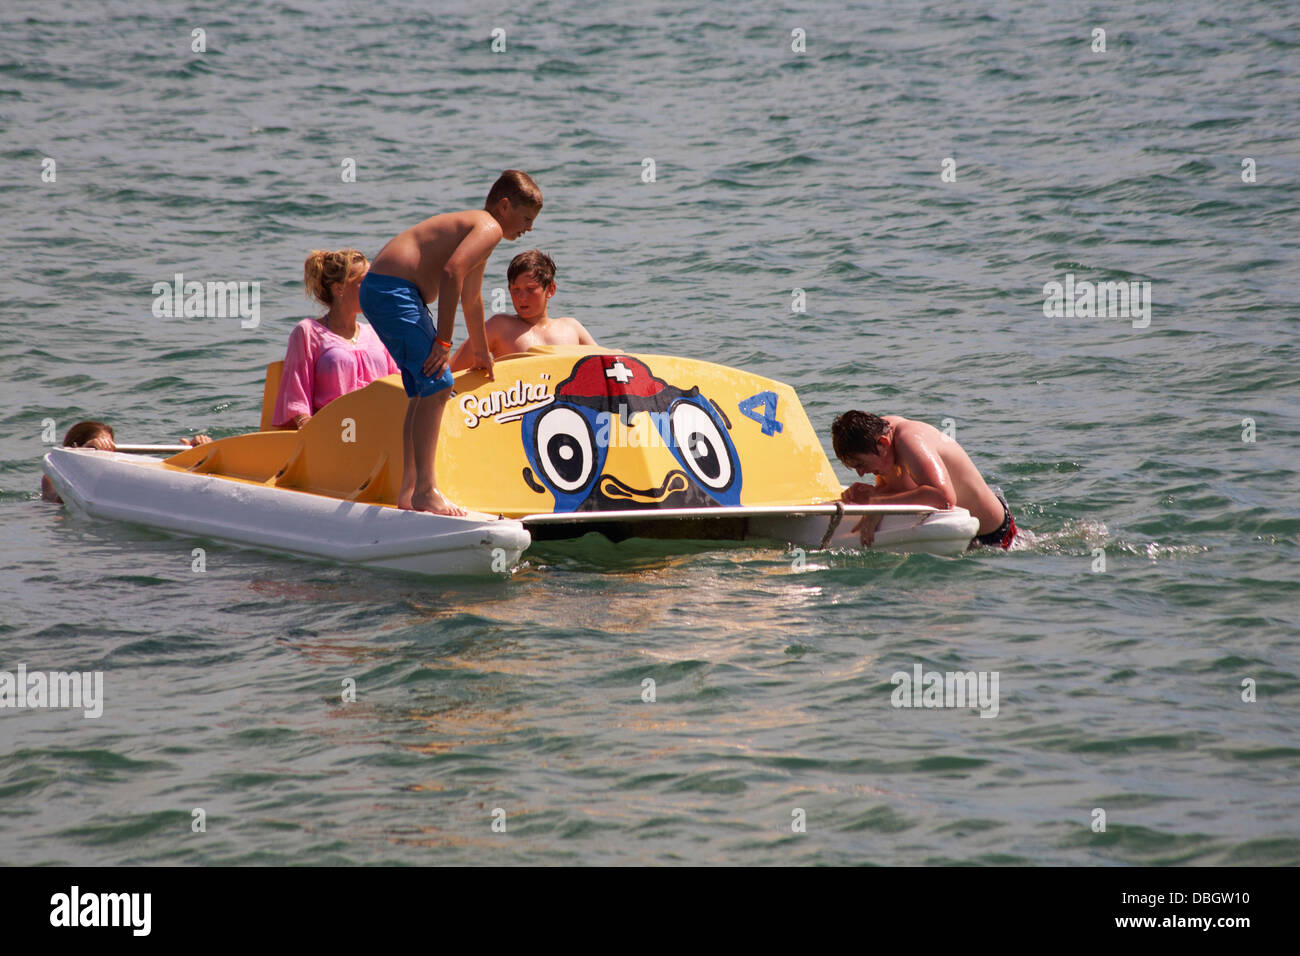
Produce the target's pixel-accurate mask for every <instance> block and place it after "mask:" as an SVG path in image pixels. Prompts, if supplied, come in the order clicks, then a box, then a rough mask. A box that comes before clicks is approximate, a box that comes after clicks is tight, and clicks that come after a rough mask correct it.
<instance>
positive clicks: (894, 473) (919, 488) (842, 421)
mask: <svg viewBox="0 0 1300 956" xmlns="http://www.w3.org/2000/svg"><path fill="white" fill-rule="evenodd" d="M831 445H832V446H833V447H834V449H835V455H836V457H837V458H839V460H840V461H841V462H842V463H843V464H844V467H846V468H852V469H853V470H854V471H856V472H857V473H858V474H859V475H865V474H867V473H868V472H870V473H872V474H873V475H875V476H876V483H875V484H874V485H868V484H865V483H864V482H861V481H855V482H854V483H853V484H851V485H850V486H849V487H848V488H846V489H845V490H844V494H843V495H842V496H841V497H842V498H843V500H844V501H845V502H846V503H849V504H857V505H930V506H931V507H934V508H941V509H946V508H951V507H953V506H954V505H955V506H957V507H959V508H965V509H966V510H967V511H969V512H970V513H971V514H972V515H974V516H975V517H976V518H978V519H979V523H980V524H979V533H978V534H977V535H976V537H975V540H974V541H972V542H971V547H975V546H976V545H996V546H998V547H1000V548H1010V547H1011V542H1012V541H1013V540H1015V537H1016V522H1015V520H1014V519H1013V518H1012V517H1011V509H1010V507H1009V506H1008V505H1007V499H1006V498H1004V497H1002V494H1001V493H1000V492H997V491H994V490H993V489H991V488H990V487H989V486H988V485H987V484H985V483H984V478H983V476H982V475H981V474H980V473H979V469H978V468H976V467H975V463H974V462H972V461H971V460H970V456H969V455H967V454H966V452H965V451H963V450H962V447H961V446H960V445H958V444H957V442H956V441H955V440H953V439H952V438H949V437H948V436H947V435H945V434H943V432H941V431H939V429H937V428H935V427H934V426H933V425H927V424H926V423H925V422H918V421H913V420H911V419H908V418H902V417H901V416H898V415H885V416H884V417H883V418H882V417H879V416H876V415H871V414H868V413H867V412H860V411H849V412H845V413H844V414H843V415H841V416H840V417H839V418H837V419H835V421H834V423H832V425H831ZM879 524H880V515H865V516H864V517H863V518H862V520H861V521H859V522H858V523H857V525H856V526H854V528H853V530H854V531H857V532H858V533H859V534H860V535H861V537H862V546H863V547H864V548H865V547H868V546H870V544H871V542H872V540H873V539H874V537H875V534H876V526H877V525H879Z"/></svg>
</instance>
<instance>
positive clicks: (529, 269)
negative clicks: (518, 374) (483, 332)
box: [451, 249, 596, 372]
mask: <svg viewBox="0 0 1300 956" xmlns="http://www.w3.org/2000/svg"><path fill="white" fill-rule="evenodd" d="M506 278H507V279H509V280H510V299H511V301H512V302H513V303H514V305H515V314H514V315H510V314H508V313H506V312H498V313H497V314H496V315H494V316H492V318H490V319H488V320H487V341H488V348H489V349H491V351H492V357H493V358H500V357H501V356H503V355H510V354H512V353H514V352H527V351H528V350H529V349H530V348H532V347H533V346H534V345H595V344H596V340H595V339H593V338H592V337H591V334H590V333H589V332H588V331H587V330H586V329H584V328H583V327H582V323H581V322H579V321H578V320H577V319H574V318H556V319H553V318H551V316H550V315H549V314H548V313H547V304H548V303H549V302H550V300H551V296H553V295H555V263H554V262H553V261H552V260H551V257H550V256H548V255H547V254H546V253H544V252H542V251H541V250H540V249H529V250H528V251H527V252H521V253H519V255H517V256H515V257H514V258H513V259H511V260H510V268H509V269H507V270H506ZM473 362H474V356H473V354H472V353H471V350H470V343H469V342H466V343H465V344H464V345H462V346H461V347H460V348H459V349H457V350H456V355H455V357H453V358H452V360H451V370H452V371H453V372H459V371H460V370H461V369H463V368H470V367H471V366H472V365H473Z"/></svg>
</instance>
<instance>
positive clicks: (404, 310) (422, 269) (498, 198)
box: [360, 169, 542, 515]
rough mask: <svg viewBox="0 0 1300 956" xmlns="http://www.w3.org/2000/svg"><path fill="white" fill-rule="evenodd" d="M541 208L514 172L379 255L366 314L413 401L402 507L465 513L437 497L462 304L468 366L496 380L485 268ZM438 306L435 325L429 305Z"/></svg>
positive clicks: (534, 190) (365, 299) (533, 187)
mask: <svg viewBox="0 0 1300 956" xmlns="http://www.w3.org/2000/svg"><path fill="white" fill-rule="evenodd" d="M541 211H542V191H541V190H540V189H539V188H538V187H537V183H535V182H533V180H532V177H531V176H529V175H528V174H527V173H524V172H520V171H519V170H517V169H507V170H506V171H505V172H504V173H502V174H501V176H500V178H499V179H497V181H496V182H495V183H494V184H493V185H492V189H491V191H490V192H489V193H488V197H487V202H486V203H485V204H484V208H483V209H466V210H464V211H462V212H448V213H443V214H442V215H439V216H433V217H432V218H429V219H426V220H424V222H422V223H420V224H419V225H415V226H412V227H411V228H410V229H407V230H406V231H405V232H403V233H400V234H399V235H398V236H397V237H396V238H395V239H393V240H391V241H390V242H389V243H388V245H386V246H384V248H383V249H381V250H379V255H377V256H375V258H374V261H373V262H372V263H371V264H370V272H369V273H368V274H367V275H366V277H365V279H363V280H362V282H361V293H360V302H361V311H362V312H364V313H365V316H366V319H367V320H368V321H369V322H370V325H371V327H372V328H374V330H375V332H376V333H378V335H379V338H380V341H382V342H383V343H384V347H385V348H387V349H388V351H389V353H390V354H391V355H392V356H393V360H394V361H395V362H397V365H398V367H399V368H401V370H402V385H403V386H404V387H405V389H406V394H407V396H408V398H409V399H410V401H409V402H407V406H406V419H405V421H404V422H403V423H402V490H401V492H400V493H399V494H398V498H397V505H398V507H399V508H407V509H412V510H415V511H432V512H434V513H436V514H444V515H463V514H465V509H464V508H461V507H460V506H458V505H455V504H452V503H451V502H450V501H448V500H447V499H446V498H445V497H444V496H443V494H442V492H440V491H439V490H438V482H437V479H436V477H435V475H434V460H435V458H436V457H437V453H438V430H439V427H440V426H441V424H442V411H443V408H444V407H445V406H446V404H447V398H448V396H449V395H450V394H451V385H452V378H451V368H450V366H449V364H448V362H447V359H448V357H449V356H450V355H451V336H452V332H453V331H454V330H455V327H456V306H457V304H463V307H464V310H465V326H466V329H467V331H468V332H469V345H470V349H471V352H470V355H471V361H470V364H471V366H472V367H473V368H481V369H484V370H485V371H486V372H487V375H488V378H491V377H492V353H491V352H490V351H489V349H488V344H487V338H486V336H485V334H484V330H483V270H484V269H485V268H486V266H487V260H488V256H489V255H491V254H492V250H493V249H495V248H496V244H497V243H498V242H500V241H501V239H502V238H506V239H518V238H519V237H520V236H522V235H523V234H524V233H526V232H528V231H529V230H531V229H532V228H533V220H534V219H536V218H537V215H538V214H539V213H540V212H541ZM435 300H437V302H438V323H437V327H436V328H435V326H434V323H433V318H432V316H431V315H430V314H429V309H428V308H427V307H426V305H425V303H427V302H433V301H435Z"/></svg>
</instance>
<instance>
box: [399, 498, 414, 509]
mask: <svg viewBox="0 0 1300 956" xmlns="http://www.w3.org/2000/svg"><path fill="white" fill-rule="evenodd" d="M397 507H399V508H401V509H402V510H403V511H410V510H411V498H410V496H409V495H400V496H398V499H397Z"/></svg>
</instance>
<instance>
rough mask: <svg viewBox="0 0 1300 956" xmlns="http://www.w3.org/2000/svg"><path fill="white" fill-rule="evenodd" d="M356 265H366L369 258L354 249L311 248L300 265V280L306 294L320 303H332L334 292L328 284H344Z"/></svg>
mask: <svg viewBox="0 0 1300 956" xmlns="http://www.w3.org/2000/svg"><path fill="white" fill-rule="evenodd" d="M358 265H363V266H368V265H370V260H369V259H367V258H366V257H365V255H364V254H363V253H362V252H360V251H358V250H356V249H339V250H337V251H336V252H330V251H329V250H327V249H313V250H312V251H311V255H309V256H308V257H307V261H306V262H305V263H303V266H302V281H303V284H304V285H306V286H307V294H308V295H309V296H311V297H312V298H313V299H315V300H316V301H317V302H319V303H320V304H321V305H324V306H331V305H333V304H334V292H333V290H332V289H331V288H330V286H332V285H333V284H334V283H336V282H342V283H344V284H346V283H347V281H348V279H350V278H352V273H354V272H356V270H357V266H358Z"/></svg>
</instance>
